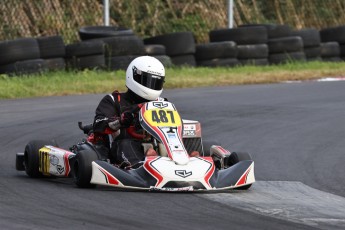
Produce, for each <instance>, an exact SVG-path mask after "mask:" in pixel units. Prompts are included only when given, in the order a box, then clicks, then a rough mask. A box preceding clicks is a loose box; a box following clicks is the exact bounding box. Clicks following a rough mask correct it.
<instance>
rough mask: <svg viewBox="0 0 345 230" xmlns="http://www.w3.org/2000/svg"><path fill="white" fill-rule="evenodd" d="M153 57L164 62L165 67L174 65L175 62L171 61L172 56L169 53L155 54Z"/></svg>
mask: <svg viewBox="0 0 345 230" xmlns="http://www.w3.org/2000/svg"><path fill="white" fill-rule="evenodd" d="M152 57H155V58H157V59H158V60H159V61H160V62H162V64H163V66H164V67H165V68H168V67H172V66H173V63H172V61H171V58H170V57H169V56H167V55H154V56H152Z"/></svg>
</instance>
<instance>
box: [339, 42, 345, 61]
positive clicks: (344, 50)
mask: <svg viewBox="0 0 345 230" xmlns="http://www.w3.org/2000/svg"><path fill="white" fill-rule="evenodd" d="M339 49H340V57H341V58H344V57H345V44H340V46H339Z"/></svg>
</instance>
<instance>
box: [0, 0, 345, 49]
mask: <svg viewBox="0 0 345 230" xmlns="http://www.w3.org/2000/svg"><path fill="white" fill-rule="evenodd" d="M344 11H345V1H343V0H332V1H326V0H325V1H316V0H234V25H235V27H236V26H238V25H241V24H253V23H277V24H287V25H290V26H291V27H293V28H295V29H301V28H316V29H321V28H326V27H331V26H337V25H342V24H345V14H344V13H343V12H344ZM227 14H228V0H150V1H142V0H131V1H128V0H110V17H111V19H110V25H113V26H124V27H127V28H130V29H132V30H133V31H134V32H135V33H136V34H137V35H138V36H140V37H142V38H145V37H150V36H155V35H159V34H165V33H172V32H179V31H191V32H193V34H194V35H195V38H196V41H197V42H198V43H202V42H207V41H208V32H209V31H210V30H213V29H217V28H226V27H227V25H228V15H227ZM90 25H103V1H102V0H2V1H1V4H0V28H1V30H0V40H10V39H15V38H19V37H38V36H48V35H57V34H58V35H61V36H63V38H64V41H65V43H72V42H75V41H77V40H79V37H78V29H79V28H80V27H83V26H90Z"/></svg>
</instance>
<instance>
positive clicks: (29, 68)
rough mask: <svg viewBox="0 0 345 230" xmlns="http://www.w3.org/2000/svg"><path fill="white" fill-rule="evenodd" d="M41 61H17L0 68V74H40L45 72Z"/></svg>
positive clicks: (44, 66) (45, 69)
mask: <svg viewBox="0 0 345 230" xmlns="http://www.w3.org/2000/svg"><path fill="white" fill-rule="evenodd" d="M47 70H48V69H47V67H46V65H45V62H44V60H43V59H33V60H26V61H17V62H15V63H13V64H7V65H3V66H0V73H4V74H8V75H10V76H13V75H27V74H41V73H43V72H45V71H47Z"/></svg>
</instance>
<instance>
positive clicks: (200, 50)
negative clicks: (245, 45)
mask: <svg viewBox="0 0 345 230" xmlns="http://www.w3.org/2000/svg"><path fill="white" fill-rule="evenodd" d="M237 54H238V51H237V46H236V43H235V42H233V41H224V42H211V43H206V44H198V45H196V49H195V59H196V60H197V61H202V60H210V59H215V58H236V57H237Z"/></svg>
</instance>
